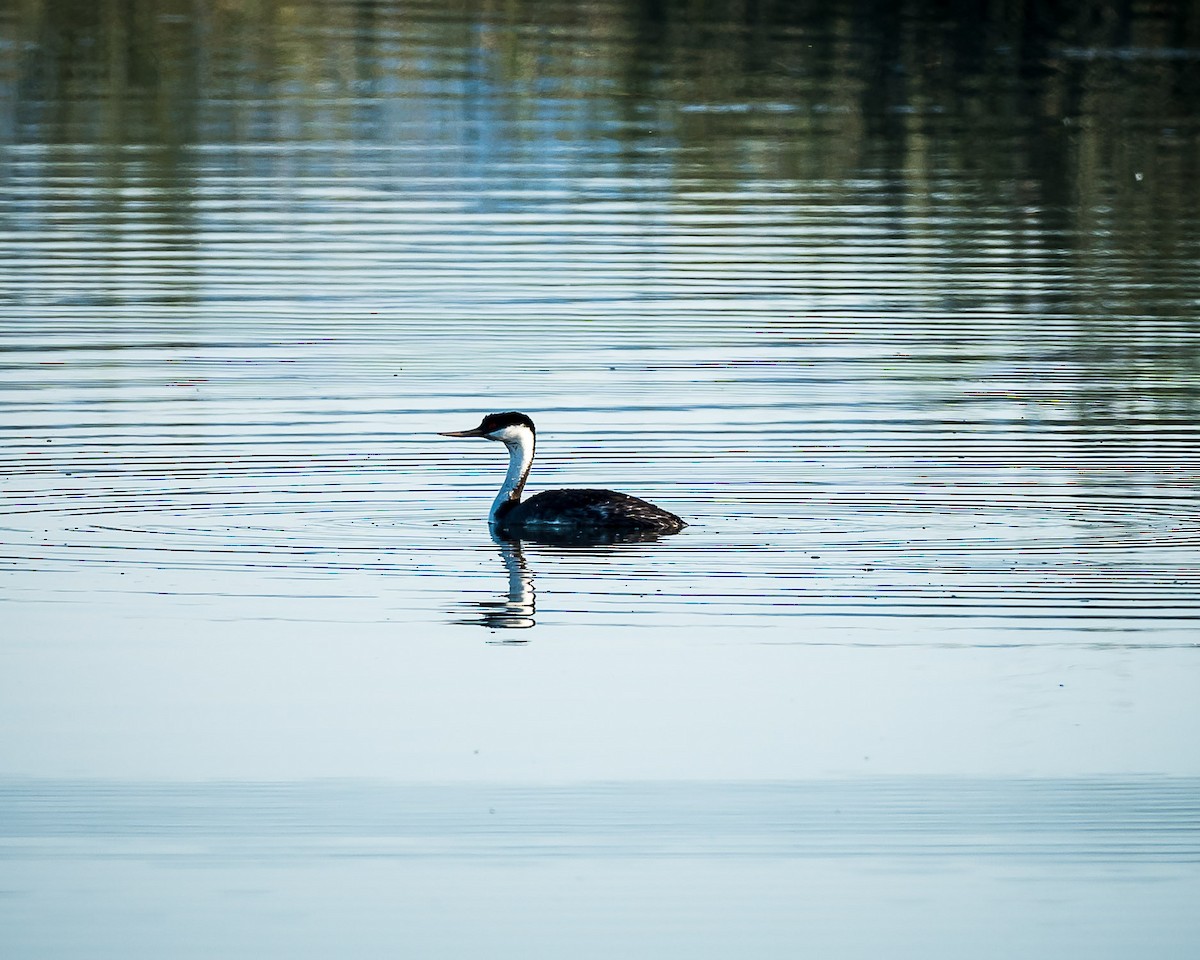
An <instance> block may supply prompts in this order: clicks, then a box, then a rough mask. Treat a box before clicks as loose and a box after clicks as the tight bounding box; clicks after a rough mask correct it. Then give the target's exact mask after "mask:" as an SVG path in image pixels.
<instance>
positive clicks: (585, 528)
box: [443, 413, 687, 540]
mask: <svg viewBox="0 0 1200 960" xmlns="http://www.w3.org/2000/svg"><path fill="white" fill-rule="evenodd" d="M443 436H447V437H483V438H484V439H487V440H498V441H500V442H502V443H503V444H504V445H505V446H506V447H508V454H509V462H508V475H507V476H506V477H505V478H504V483H503V484H502V485H501V487H500V492H499V493H498V494H496V499H495V501H494V502H493V503H492V509H491V513H490V514H489V516H488V521H489V523H490V524H491V526H492V529H494V530H495V531H496V532H497V533H499V534H500V535H502V536H507V537H521V536H532V537H535V538H536V537H539V536H541V537H546V538H553V539H560V540H563V539H583V538H592V539H597V540H601V539H603V540H612V539H618V538H620V539H624V538H630V539H644V538H645V537H653V536H656V535H663V534H670V533H678V532H679V531H680V530H682V529H683V528H684V527H685V526H687V524H685V523H684V522H683V521H682V520H681V519H680V518H679V517H677V516H675V514H673V513H670V512H668V511H666V510H664V509H662V508H661V507H656V506H655V505H654V504H652V503H648V502H647V501H645V500H641V499H639V498H638V497H631V496H630V495H629V494H627V493H618V492H616V491H615V490H590V489H578V490H576V489H567V490H546V491H544V492H543V493H539V494H537V495H536V496H534V497H530V498H529V499H528V500H524V501H523V500H521V491H522V490H523V489H524V487H525V480H526V478H527V477H528V476H529V469H530V467H531V466H532V465H533V452H534V446H535V445H536V436H537V431H536V428H535V427H534V425H533V421H532V420H530V419H529V417H527V416H526V415H525V414H523V413H492V414H488V415H487V416H486V417H484V418H483V421H482V422H481V423H480V424H479V426H478V427H476V428H474V429H473V430H456V431H450V432H447V433H444V434H443Z"/></svg>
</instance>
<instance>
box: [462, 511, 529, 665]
mask: <svg viewBox="0 0 1200 960" xmlns="http://www.w3.org/2000/svg"><path fill="white" fill-rule="evenodd" d="M492 540H493V541H494V542H495V544H496V546H497V548H498V549H499V550H500V560H501V562H502V563H503V564H504V569H505V570H506V571H508V592H507V593H506V594H504V595H503V596H501V597H500V598H499V599H497V600H464V601H462V606H463V607H464V608H465V610H466V613H467V615H465V616H463V617H462V618H461V619H459V620H458V621H456V622H458V623H465V624H474V625H476V626H480V627H487V628H488V629H489V630H528V629H529V628H530V627H532V626H533V625H534V624H535V623H536V622H537V621H536V620H534V614H535V613H536V612H537V607H536V600H535V596H534V589H533V574H532V573H530V572H529V567H528V566H527V565H526V563H525V554H524V553H523V552H522V551H521V541H520V540H504V539H502V538H501V537H498V536H496V534H495V533H493V534H492ZM508 642H511V643H523V642H524V641H523V640H513V641H508Z"/></svg>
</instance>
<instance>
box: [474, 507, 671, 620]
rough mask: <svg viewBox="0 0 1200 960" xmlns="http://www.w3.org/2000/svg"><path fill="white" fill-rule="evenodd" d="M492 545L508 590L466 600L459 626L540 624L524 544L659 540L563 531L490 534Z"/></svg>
mask: <svg viewBox="0 0 1200 960" xmlns="http://www.w3.org/2000/svg"><path fill="white" fill-rule="evenodd" d="M491 535H492V542H493V543H495V544H496V548H497V550H498V551H499V553H500V561H501V562H502V563H503V564H504V569H505V571H506V572H507V573H508V590H507V591H506V592H505V593H504V594H502V595H501V596H499V597H498V598H497V599H495V600H463V601H461V607H462V610H463V615H462V616H461V617H460V618H459V619H457V620H456V621H455V622H456V623H461V624H468V625H474V626H480V627H487V628H488V629H489V630H528V629H529V628H530V627H533V626H535V625H536V624H537V620H536V619H535V616H536V613H537V600H536V592H535V590H534V585H533V573H532V572H531V571H530V569H529V566H528V564H527V563H526V562H525V553H524V550H523V549H522V548H523V546H524V544H525V543H537V544H544V545H546V546H554V547H606V546H613V545H616V544H621V543H648V542H650V541H652V540H658V539H660V537H659V535H658V534H657V533H654V532H652V531H645V530H638V531H625V532H613V531H602V532H600V533H595V532H593V533H591V534H590V535H586V536H581V535H580V534H578V533H571V532H569V531H563V532H562V533H561V534H559V533H556V532H539V535H538V536H536V537H530V536H526V537H525V538H523V539H521V540H515V539H507V538H505V537H501V536H499V535H498V534H497V533H496V531H495V530H492V531H491ZM503 642H505V643H524V642H525V639H524V638H521V639H507V640H505V641H503Z"/></svg>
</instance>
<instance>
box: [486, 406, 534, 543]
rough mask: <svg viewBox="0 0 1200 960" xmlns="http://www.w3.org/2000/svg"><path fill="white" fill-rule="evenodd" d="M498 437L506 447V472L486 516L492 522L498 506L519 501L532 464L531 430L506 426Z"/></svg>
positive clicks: (497, 511) (532, 442)
mask: <svg viewBox="0 0 1200 960" xmlns="http://www.w3.org/2000/svg"><path fill="white" fill-rule="evenodd" d="M500 439H501V440H503V441H504V445H505V446H506V447H508V474H507V475H506V476H505V478H504V483H503V484H502V485H501V487H500V492H499V493H497V494H496V499H495V500H493V501H492V509H491V512H490V513H489V514H488V518H489V519H490V520H492V521H493V522H494V521H495V520H496V518H497V515H498V514H499V512H500V508H501V507H503V506H504V505H505V504H506V503H508V502H509V501H512V502H513V503H514V504H516V503H520V502H521V491H522V490H523V489H524V488H525V479H526V478H527V477H528V476H529V468H530V467H531V466H533V447H534V442H535V441H534V436H533V431H532V430H530V429H529V428H528V427H523V426H519V425H518V426H512V427H507V428H506V429H505V431H504V435H503V436H502V437H500Z"/></svg>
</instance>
